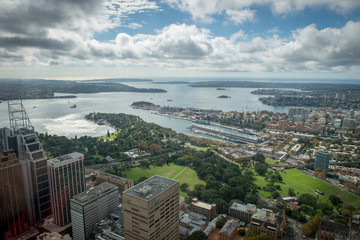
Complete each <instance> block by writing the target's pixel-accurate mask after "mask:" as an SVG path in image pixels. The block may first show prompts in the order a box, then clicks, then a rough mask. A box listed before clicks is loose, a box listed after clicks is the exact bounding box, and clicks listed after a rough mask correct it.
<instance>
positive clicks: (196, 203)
mask: <svg viewBox="0 0 360 240" xmlns="http://www.w3.org/2000/svg"><path fill="white" fill-rule="evenodd" d="M191 204H193V205H194V206H197V207H199V208H203V209H207V210H211V208H212V204H208V203H204V202H201V201H199V200H198V201H196V202H192V203H191Z"/></svg>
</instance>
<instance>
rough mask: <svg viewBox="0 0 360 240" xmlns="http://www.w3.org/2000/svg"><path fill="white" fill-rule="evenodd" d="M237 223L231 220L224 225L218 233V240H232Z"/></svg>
mask: <svg viewBox="0 0 360 240" xmlns="http://www.w3.org/2000/svg"><path fill="white" fill-rule="evenodd" d="M237 225H238V222H237V221H235V220H234V219H231V220H229V221H227V222H226V223H225V225H224V226H223V227H222V228H221V230H220V232H219V239H220V240H232V239H234V237H235V235H236V233H237Z"/></svg>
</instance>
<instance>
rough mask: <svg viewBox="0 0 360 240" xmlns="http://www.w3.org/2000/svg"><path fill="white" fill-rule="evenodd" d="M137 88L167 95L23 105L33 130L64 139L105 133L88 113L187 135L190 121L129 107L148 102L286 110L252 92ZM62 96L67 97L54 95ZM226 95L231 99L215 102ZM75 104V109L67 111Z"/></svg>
mask: <svg viewBox="0 0 360 240" xmlns="http://www.w3.org/2000/svg"><path fill="white" fill-rule="evenodd" d="M126 84H127V85H130V86H134V87H138V88H162V89H165V90H167V92H166V93H134V92H115V93H96V94H77V95H76V96H77V98H73V99H39V100H23V104H24V106H25V108H26V111H27V113H28V115H29V117H30V120H31V122H32V124H33V125H34V127H35V130H36V131H38V132H48V133H49V134H56V135H62V136H66V137H69V138H71V137H75V135H76V136H78V137H80V136H84V135H87V136H102V135H105V134H106V132H107V131H108V130H110V132H112V131H114V129H112V128H111V127H109V126H107V125H102V126H100V125H98V124H96V123H93V122H90V121H87V120H85V119H84V116H85V115H86V114H88V113H90V112H104V113H126V114H133V115H137V116H139V117H141V118H142V119H143V120H144V121H147V122H153V123H156V124H159V125H161V126H163V127H168V128H172V129H173V130H175V131H177V132H180V133H185V134H189V133H190V132H189V131H188V130H187V127H188V126H190V125H191V124H192V122H191V121H187V120H182V119H175V118H170V117H164V116H160V115H156V114H153V113H152V112H151V111H146V110H141V109H133V108H131V107H130V105H131V104H132V103H133V102H136V101H149V102H152V103H154V104H158V105H161V106H174V107H184V108H198V109H214V110H222V111H246V110H249V111H259V110H268V111H273V112H287V111H288V107H274V106H267V105H263V104H262V103H261V102H260V101H258V98H259V96H257V95H253V94H251V93H250V92H251V91H252V90H255V89H252V88H227V89H225V90H216V88H193V87H189V86H188V85H186V84H156V83H151V82H140V83H126ZM57 95H59V96H63V95H66V94H57ZM220 95H227V96H230V98H218V96H220ZM74 104H76V105H77V108H70V107H71V106H72V105H74ZM8 126H9V116H8V107H7V103H6V101H4V102H2V103H1V104H0V127H8Z"/></svg>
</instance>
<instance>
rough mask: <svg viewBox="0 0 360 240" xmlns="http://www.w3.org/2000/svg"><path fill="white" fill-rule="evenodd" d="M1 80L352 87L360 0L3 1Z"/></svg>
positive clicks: (358, 67)
mask: <svg viewBox="0 0 360 240" xmlns="http://www.w3.org/2000/svg"><path fill="white" fill-rule="evenodd" d="M0 75H1V78H51V79H91V78H111V77H134V78H136V77H147V78H157V77H239V78H246V77H260V78H266V77H276V78H277V77H279V78H287V77H296V78H359V79H360V77H359V76H360V1H359V0H158V1H150V0H36V1H34V0H2V1H1V8H0Z"/></svg>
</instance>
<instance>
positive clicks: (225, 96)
mask: <svg viewBox="0 0 360 240" xmlns="http://www.w3.org/2000/svg"><path fill="white" fill-rule="evenodd" d="M218 98H231V97H230V96H227V95H220V96H218Z"/></svg>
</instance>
